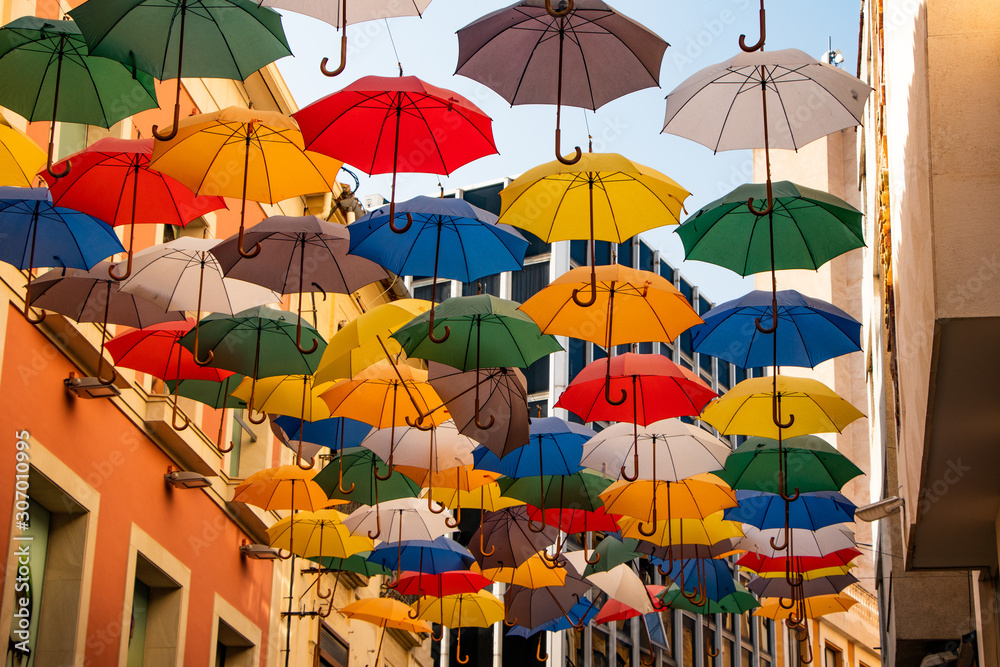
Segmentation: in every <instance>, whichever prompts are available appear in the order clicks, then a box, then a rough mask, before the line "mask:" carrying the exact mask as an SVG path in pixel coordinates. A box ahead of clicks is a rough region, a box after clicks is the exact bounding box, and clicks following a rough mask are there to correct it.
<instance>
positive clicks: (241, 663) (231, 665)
mask: <svg viewBox="0 0 1000 667" xmlns="http://www.w3.org/2000/svg"><path fill="white" fill-rule="evenodd" d="M253 658H254V644H253V642H252V641H250V640H249V639H247V638H246V637H244V636H243V635H241V634H240V633H239V632H237V631H236V630H234V629H233V627H232V626H231V625H229V624H228V623H226V622H225V621H223V620H222V619H219V633H218V638H217V640H216V644H215V667H252V666H253V664H254V662H253Z"/></svg>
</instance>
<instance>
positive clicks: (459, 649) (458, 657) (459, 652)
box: [455, 627, 469, 665]
mask: <svg viewBox="0 0 1000 667" xmlns="http://www.w3.org/2000/svg"><path fill="white" fill-rule="evenodd" d="M455 659H456V660H458V663H459V664H461V665H467V664H469V656H465V659H464V660H463V659H462V628H461V627H460V628H458V641H456V642H455Z"/></svg>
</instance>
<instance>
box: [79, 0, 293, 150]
mask: <svg viewBox="0 0 1000 667" xmlns="http://www.w3.org/2000/svg"><path fill="white" fill-rule="evenodd" d="M70 15H71V16H72V17H73V18H74V19H75V20H76V21H77V23H79V25H80V30H81V31H82V32H83V35H84V37H86V39H87V45H88V46H89V47H90V52H91V53H93V54H94V55H98V56H105V57H107V58H114V59H115V60H119V61H121V62H123V63H132V64H133V66H134V67H138V68H139V69H141V70H144V71H147V72H149V73H150V74H152V75H153V76H155V77H156V78H158V79H160V80H165V79H174V78H176V79H177V98H176V102H175V104H174V123H173V127H172V128H171V130H170V132H169V133H168V134H166V135H160V134H159V133H157V128H156V126H155V125H154V126H153V134H154V135H155V136H156V138H157V139H160V140H163V141H167V140H169V139H172V138H173V137H174V135H175V134H176V133H177V121H178V120H179V119H180V110H181V77H182V76H187V77H207V78H213V79H234V80H237V81H244V80H246V78H247V77H249V76H250V75H251V74H253V73H254V72H256V71H257V70H259V69H260V68H261V67H264V66H265V65H267V64H269V63H272V62H274V61H275V60H277V59H278V58H283V57H284V56H288V55H291V50H290V49H289V48H288V41H287V40H286V39H285V32H284V30H283V29H282V27H281V16H280V15H279V14H278V13H277V12H275V11H274V10H273V9H268V8H266V7H260V6H258V4H257V3H256V2H253V1H252V0H211V1H208V0H92V1H91V2H85V3H83V4H82V5H80V6H79V7H77V8H76V9H74V10H72V11H71V12H70ZM185 56H186V57H185Z"/></svg>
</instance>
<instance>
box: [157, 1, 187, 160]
mask: <svg viewBox="0 0 1000 667" xmlns="http://www.w3.org/2000/svg"><path fill="white" fill-rule="evenodd" d="M185 13H186V12H184V11H183V10H181V41H180V43H179V44H180V53H181V55H183V53H184V15H185ZM180 119H181V77H180V69H178V70H177V96H176V101H175V102H174V124H173V125H171V126H170V129H169V130H167V132H166V133H165V134H160V126H159V125H154V126H153V128H152V130H153V136H154V137H156V138H157V139H159V140H160V141H170V140H171V139H173V138H174V137H176V136H177V130H178V127H177V123H178V122H179V121H180Z"/></svg>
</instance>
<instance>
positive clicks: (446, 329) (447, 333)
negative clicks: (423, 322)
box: [427, 304, 451, 344]
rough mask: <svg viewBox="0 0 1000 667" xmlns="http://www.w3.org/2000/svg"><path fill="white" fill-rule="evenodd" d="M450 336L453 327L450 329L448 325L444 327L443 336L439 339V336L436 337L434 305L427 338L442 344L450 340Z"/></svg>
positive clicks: (428, 322) (428, 324)
mask: <svg viewBox="0 0 1000 667" xmlns="http://www.w3.org/2000/svg"><path fill="white" fill-rule="evenodd" d="M449 336H451V327H449V326H448V325H447V324H446V325H444V335H443V336H441V337H440V338H438V337H437V336H435V335H434V306H433V304H432V305H431V312H430V317H429V319H428V320H427V337H428V338H430V339H431V341H432V342H434V343H438V344H440V343H443V342H445V341H446V340H448V337H449Z"/></svg>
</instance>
